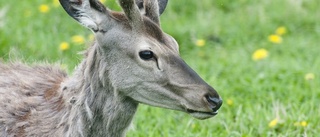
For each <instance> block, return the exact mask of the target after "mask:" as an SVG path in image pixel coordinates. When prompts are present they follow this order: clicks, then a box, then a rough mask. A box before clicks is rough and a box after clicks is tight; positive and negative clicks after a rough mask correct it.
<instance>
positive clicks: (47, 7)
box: [39, 4, 50, 13]
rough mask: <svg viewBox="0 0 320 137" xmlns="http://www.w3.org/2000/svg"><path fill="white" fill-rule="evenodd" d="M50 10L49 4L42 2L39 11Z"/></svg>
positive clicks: (45, 11) (46, 11)
mask: <svg viewBox="0 0 320 137" xmlns="http://www.w3.org/2000/svg"><path fill="white" fill-rule="evenodd" d="M49 10H50V8H49V6H48V5H46V4H41V5H40V6H39V11H40V12H41V13H48V12H49Z"/></svg>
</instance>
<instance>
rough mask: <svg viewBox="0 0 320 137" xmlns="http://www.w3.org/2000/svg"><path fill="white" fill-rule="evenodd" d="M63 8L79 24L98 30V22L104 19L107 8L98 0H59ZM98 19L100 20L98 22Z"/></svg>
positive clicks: (106, 14)
mask: <svg viewBox="0 0 320 137" xmlns="http://www.w3.org/2000/svg"><path fill="white" fill-rule="evenodd" d="M59 1H60V3H61V5H62V7H63V8H64V10H65V11H66V12H67V13H68V14H69V15H70V16H71V17H72V18H74V19H75V20H77V21H78V22H79V23H80V24H81V25H83V26H85V27H87V28H89V29H91V30H93V31H95V32H96V31H99V26H98V24H99V23H100V22H101V21H104V20H106V19H107V18H108V17H109V15H108V13H109V12H108V10H107V9H106V7H105V6H104V5H103V4H102V3H100V2H99V1H98V0H59ZM99 21H100V22H99Z"/></svg>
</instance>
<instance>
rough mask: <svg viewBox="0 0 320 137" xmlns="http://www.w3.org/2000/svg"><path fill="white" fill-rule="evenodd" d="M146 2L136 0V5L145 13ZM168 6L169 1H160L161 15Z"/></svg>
mask: <svg viewBox="0 0 320 137" xmlns="http://www.w3.org/2000/svg"><path fill="white" fill-rule="evenodd" d="M144 1H145V0H136V4H137V5H138V7H139V9H140V10H141V11H142V12H144V10H145V9H144V8H145V7H144V6H145V5H144ZM167 4H168V0H158V6H159V15H161V14H162V13H163V12H164V10H165V9H166V7H167Z"/></svg>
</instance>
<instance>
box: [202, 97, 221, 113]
mask: <svg viewBox="0 0 320 137" xmlns="http://www.w3.org/2000/svg"><path fill="white" fill-rule="evenodd" d="M206 99H207V101H208V102H209V104H210V105H211V108H212V110H213V111H217V110H218V109H219V108H220V107H221V105H222V99H221V98H220V97H211V96H210V95H206Z"/></svg>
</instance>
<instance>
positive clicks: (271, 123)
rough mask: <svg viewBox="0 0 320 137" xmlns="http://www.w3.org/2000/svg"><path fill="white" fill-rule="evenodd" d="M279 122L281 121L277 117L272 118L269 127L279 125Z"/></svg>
mask: <svg viewBox="0 0 320 137" xmlns="http://www.w3.org/2000/svg"><path fill="white" fill-rule="evenodd" d="M278 122H279V120H278V119H277V118H275V119H273V120H271V121H270V122H269V127H270V128H273V127H275V126H277V124H278Z"/></svg>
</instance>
